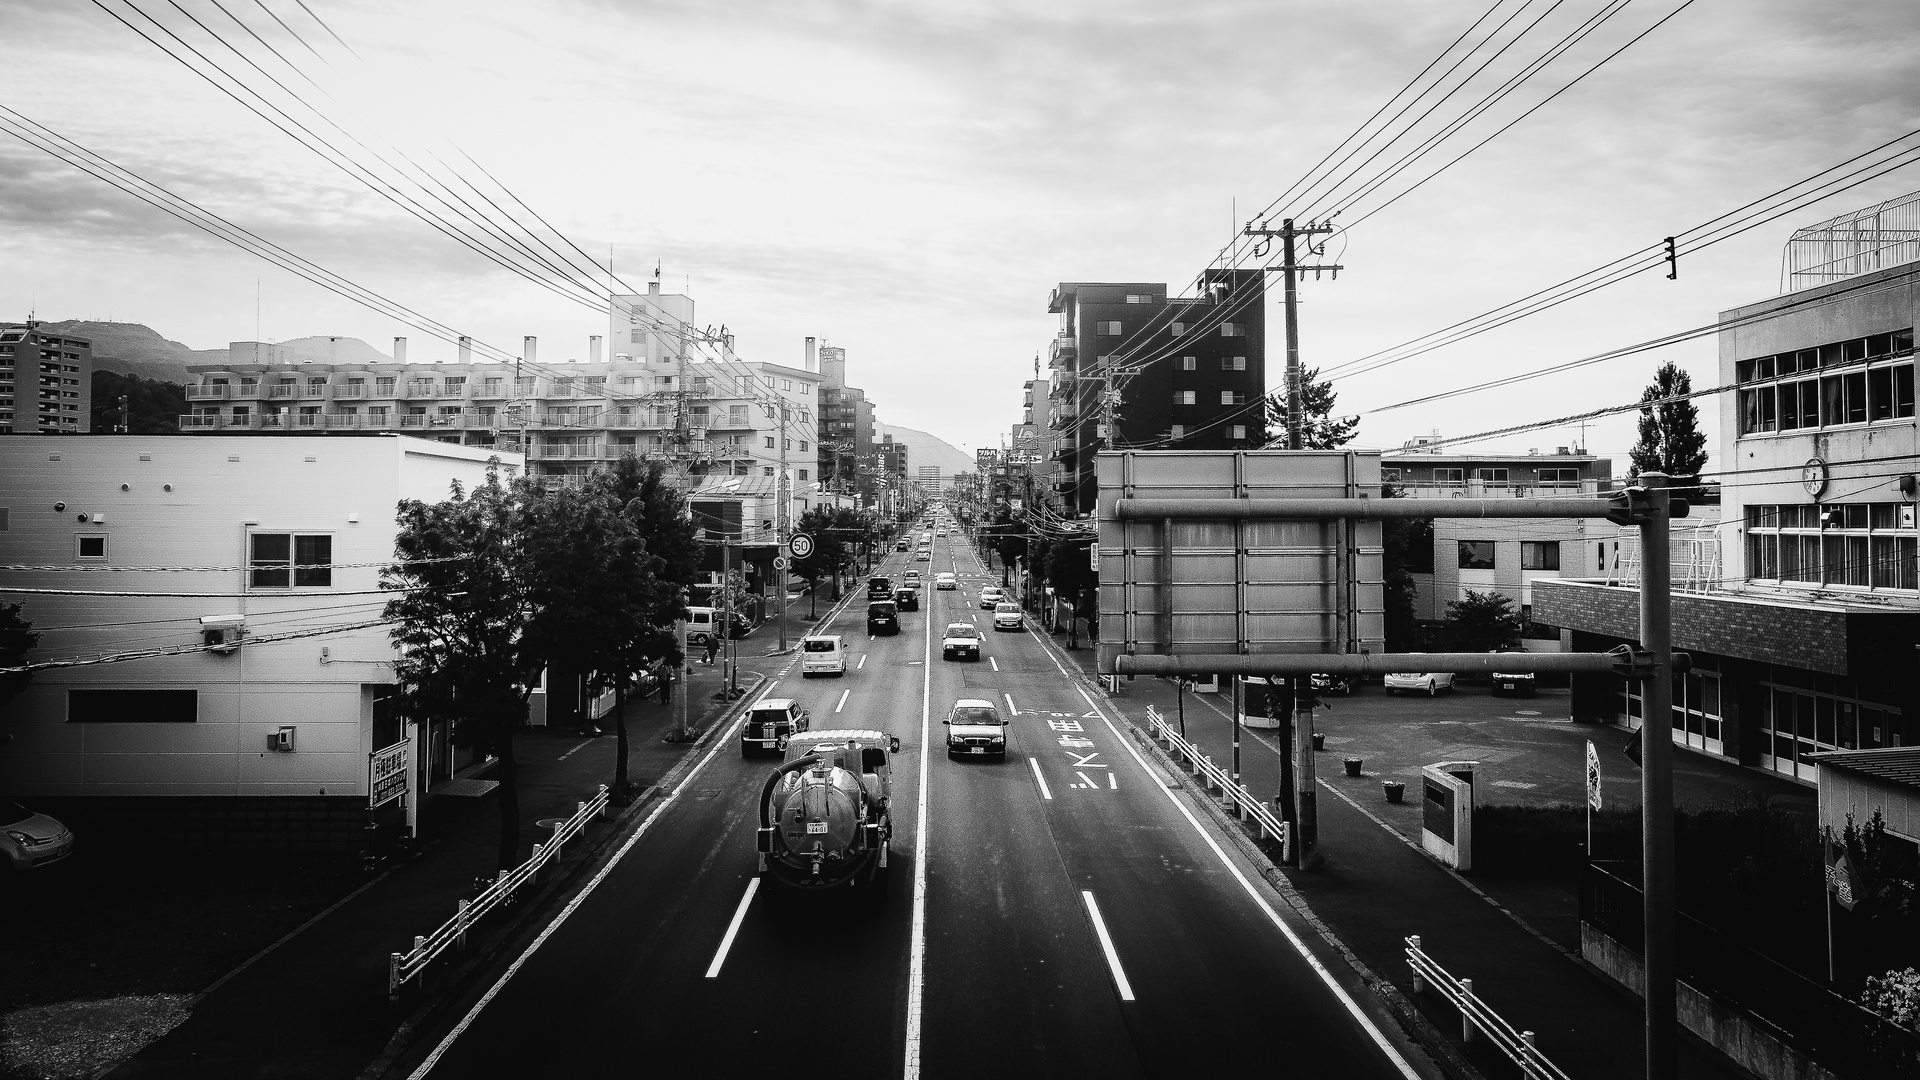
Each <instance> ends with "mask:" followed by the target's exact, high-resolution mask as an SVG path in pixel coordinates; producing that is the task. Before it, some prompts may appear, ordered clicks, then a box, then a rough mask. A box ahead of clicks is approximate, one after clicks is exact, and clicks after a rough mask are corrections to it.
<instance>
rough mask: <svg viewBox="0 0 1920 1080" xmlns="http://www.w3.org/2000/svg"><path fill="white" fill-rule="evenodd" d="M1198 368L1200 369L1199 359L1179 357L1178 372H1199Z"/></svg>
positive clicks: (1195, 357)
mask: <svg viewBox="0 0 1920 1080" xmlns="http://www.w3.org/2000/svg"><path fill="white" fill-rule="evenodd" d="M1199 368H1200V358H1199V357H1197V356H1183V357H1181V358H1180V370H1181V371H1198V370H1199Z"/></svg>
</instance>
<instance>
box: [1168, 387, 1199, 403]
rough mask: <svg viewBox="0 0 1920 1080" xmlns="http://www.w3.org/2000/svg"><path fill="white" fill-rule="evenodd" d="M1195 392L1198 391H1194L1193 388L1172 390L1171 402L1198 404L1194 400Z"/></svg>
mask: <svg viewBox="0 0 1920 1080" xmlns="http://www.w3.org/2000/svg"><path fill="white" fill-rule="evenodd" d="M1197 394H1198V391H1195V390H1175V391H1174V392H1173V403H1174V404H1175V405H1195V404H1198V402H1197V401H1196V400H1195V398H1196V395H1197Z"/></svg>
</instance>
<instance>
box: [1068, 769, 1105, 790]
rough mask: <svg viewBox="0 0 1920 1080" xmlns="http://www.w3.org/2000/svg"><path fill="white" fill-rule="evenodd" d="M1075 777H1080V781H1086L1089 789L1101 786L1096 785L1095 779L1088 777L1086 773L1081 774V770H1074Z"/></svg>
mask: <svg viewBox="0 0 1920 1080" xmlns="http://www.w3.org/2000/svg"><path fill="white" fill-rule="evenodd" d="M1073 775H1075V776H1077V777H1079V778H1080V779H1082V780H1084V781H1086V783H1087V786H1088V787H1090V788H1097V787H1099V786H1100V785H1099V784H1096V783H1094V782H1093V777H1091V776H1088V775H1087V774H1086V773H1083V772H1081V771H1080V770H1079V769H1075V770H1073Z"/></svg>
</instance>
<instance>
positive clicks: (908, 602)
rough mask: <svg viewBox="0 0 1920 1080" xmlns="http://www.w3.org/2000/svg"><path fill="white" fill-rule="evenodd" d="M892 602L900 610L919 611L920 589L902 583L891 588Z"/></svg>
mask: <svg viewBox="0 0 1920 1080" xmlns="http://www.w3.org/2000/svg"><path fill="white" fill-rule="evenodd" d="M893 602H894V605H895V606H896V607H898V608H899V609H900V610H901V611H919V610H920V590H919V589H918V588H916V587H915V586H912V585H902V586H900V587H899V588H897V589H895V590H893Z"/></svg>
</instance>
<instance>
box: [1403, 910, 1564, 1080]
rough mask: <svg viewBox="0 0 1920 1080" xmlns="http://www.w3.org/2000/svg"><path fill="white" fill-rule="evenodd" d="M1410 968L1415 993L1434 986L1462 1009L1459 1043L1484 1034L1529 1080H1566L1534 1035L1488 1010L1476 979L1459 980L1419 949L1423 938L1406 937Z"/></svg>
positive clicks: (1456, 1006) (1415, 936)
mask: <svg viewBox="0 0 1920 1080" xmlns="http://www.w3.org/2000/svg"><path fill="white" fill-rule="evenodd" d="M1407 966H1408V967H1411V968H1412V969H1413V992H1414V993H1416V994H1420V993H1425V992H1426V990H1427V989H1428V988H1429V987H1431V988H1433V989H1435V990H1438V991H1440V995H1441V996H1442V997H1444V998H1446V999H1447V1000H1448V1001H1450V1002H1452V1003H1453V1006H1454V1008H1457V1009H1459V1010H1460V1041H1461V1042H1473V1041H1474V1040H1475V1039H1476V1038H1478V1037H1479V1036H1481V1035H1485V1036H1486V1037H1487V1038H1489V1039H1492V1040H1493V1043H1494V1045H1495V1046H1498V1047H1499V1048H1500V1050H1501V1052H1502V1053H1504V1054H1506V1055H1507V1057H1509V1058H1511V1059H1513V1063H1514V1064H1515V1065H1518V1066H1520V1075H1521V1076H1523V1077H1525V1078H1526V1080H1567V1074H1566V1073H1565V1072H1562V1071H1561V1069H1560V1066H1558V1065H1555V1064H1554V1063H1553V1062H1551V1061H1548V1060H1547V1056H1546V1055H1545V1054H1543V1053H1541V1052H1540V1048H1539V1047H1537V1046H1535V1045H1534V1043H1533V1032H1531V1031H1517V1030H1515V1029H1514V1026H1513V1025H1512V1024H1509V1023H1507V1022H1506V1021H1505V1020H1503V1019H1501V1017H1500V1014H1499V1013H1496V1012H1494V1011H1493V1010H1492V1009H1490V1008H1488V1007H1487V1004H1486V1002H1484V1001H1481V1000H1480V998H1479V996H1478V995H1476V994H1475V993H1474V992H1473V980H1472V979H1461V978H1456V977H1455V976H1453V975H1450V974H1448V973H1447V969H1446V968H1443V967H1441V966H1440V965H1439V963H1437V962H1436V961H1435V960H1434V959H1433V957H1431V956H1428V955H1427V954H1426V953H1425V952H1423V951H1422V950H1421V948H1420V937H1419V935H1418V934H1415V935H1413V936H1411V937H1409V938H1407Z"/></svg>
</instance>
